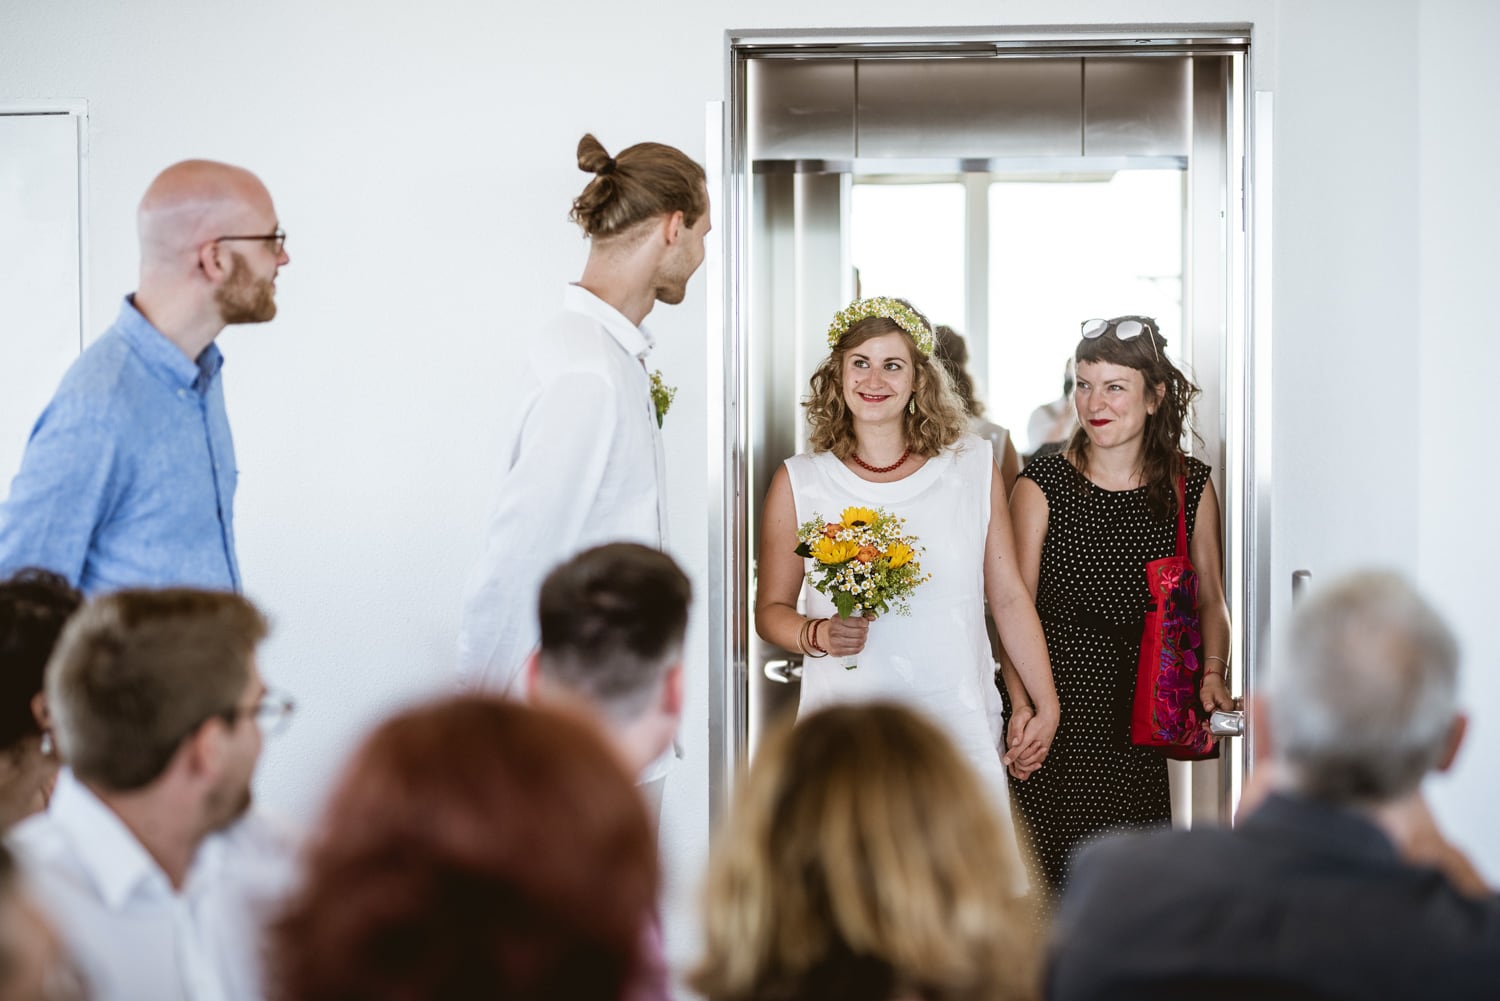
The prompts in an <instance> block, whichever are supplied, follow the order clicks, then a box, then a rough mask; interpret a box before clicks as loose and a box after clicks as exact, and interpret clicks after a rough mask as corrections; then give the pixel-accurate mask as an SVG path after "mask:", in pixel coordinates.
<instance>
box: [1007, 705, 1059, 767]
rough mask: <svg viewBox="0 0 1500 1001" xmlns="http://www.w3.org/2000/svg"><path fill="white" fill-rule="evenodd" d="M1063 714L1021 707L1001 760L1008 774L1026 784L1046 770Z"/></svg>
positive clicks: (1016, 712) (1008, 734)
mask: <svg viewBox="0 0 1500 1001" xmlns="http://www.w3.org/2000/svg"><path fill="white" fill-rule="evenodd" d="M1058 721H1059V713H1058V710H1057V708H1056V707H1052V708H1050V709H1047V710H1043V711H1041V712H1038V711H1037V710H1036V708H1035V707H1033V706H1023V707H1020V708H1017V709H1016V710H1015V711H1014V712H1013V713H1012V714H1011V717H1010V726H1009V727H1007V729H1006V735H1005V737H1006V751H1005V754H1004V755H1003V756H1001V758H1000V763H1001V764H1003V765H1004V766H1005V768H1006V770H1007V771H1009V772H1010V774H1011V775H1013V776H1014V777H1015V778H1016V779H1018V780H1020V781H1022V782H1024V781H1025V780H1026V779H1028V778H1029V777H1030V776H1031V773H1032V772H1034V771H1036V770H1037V769H1038V768H1040V767H1042V762H1044V761H1046V760H1047V754H1048V752H1049V751H1051V750H1052V741H1053V738H1054V737H1056V735H1057V724H1058Z"/></svg>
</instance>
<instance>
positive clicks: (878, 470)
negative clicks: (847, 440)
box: [849, 445, 911, 473]
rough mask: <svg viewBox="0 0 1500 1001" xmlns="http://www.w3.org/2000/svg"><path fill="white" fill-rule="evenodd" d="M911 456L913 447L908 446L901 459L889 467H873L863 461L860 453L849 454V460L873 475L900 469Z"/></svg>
mask: <svg viewBox="0 0 1500 1001" xmlns="http://www.w3.org/2000/svg"><path fill="white" fill-rule="evenodd" d="M910 456H911V446H910V445H908V446H906V451H904V452H902V453H901V458H899V459H897V460H896V461H895V462H893V463H891V464H890V465H889V466H872V465H870V464H869V463H868V462H866V461H865V460H863V459H861V458H860V457H859V453H858V452H850V453H849V458H851V459H853V460H854V464H855V465H856V466H858V467H859V468H861V469H868V470H869V471H870V472H872V473H889V472H890V471H891V470H893V469H897V468H899V467H900V465H901V464H902V463H903V462H905V461H906V460H907V459H908V458H909V457H910Z"/></svg>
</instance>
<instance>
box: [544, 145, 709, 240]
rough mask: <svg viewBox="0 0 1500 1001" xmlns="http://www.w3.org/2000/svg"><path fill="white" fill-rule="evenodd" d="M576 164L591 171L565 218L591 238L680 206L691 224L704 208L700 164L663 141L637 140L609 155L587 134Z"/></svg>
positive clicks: (611, 233)
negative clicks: (616, 154) (589, 178)
mask: <svg viewBox="0 0 1500 1001" xmlns="http://www.w3.org/2000/svg"><path fill="white" fill-rule="evenodd" d="M578 169H579V170H582V171H585V172H587V173H590V174H593V175H594V178H593V180H591V181H589V183H588V185H587V186H586V187H585V188H584V189H583V193H582V194H580V195H579V196H578V197H577V198H575V199H573V210H572V211H571V212H569V213H568V218H569V219H571V220H573V221H574V222H576V223H577V224H578V225H579V226H581V227H582V228H583V232H584V233H585V234H586V235H587V236H588V237H589V238H590V239H595V240H597V239H605V238H608V237H611V236H615V235H617V234H619V233H622V232H624V231H625V230H628V229H630V228H631V227H632V226H634V225H635V224H636V223H638V222H641V221H643V220H645V219H650V218H652V217H654V216H659V215H663V214H665V213H670V212H681V213H682V221H683V222H685V223H686V224H687V225H689V226H692V225H694V224H695V223H697V221H698V218H699V217H700V216H701V215H703V213H705V212H707V211H708V185H707V181H706V177H705V175H704V173H703V168H702V167H701V166H700V165H699V164H698V162H697V161H695V160H693V159H692V158H691V157H689V156H688V155H687V154H686V153H684V152H683V151H682V150H680V149H678V148H677V147H675V146H667V145H665V144H663V143H650V142H647V143H636V144H635V145H634V146H630V147H628V148H626V149H623V150H621V151H620V155H619V156H610V155H609V153H608V152H606V151H605V149H604V146H603V145H602V144H601V143H600V142H599V140H598V139H595V138H594V137H593V136H592V135H585V136H584V137H583V138H582V139H580V140H578Z"/></svg>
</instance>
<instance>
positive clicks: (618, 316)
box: [458, 135, 710, 774]
mask: <svg viewBox="0 0 1500 1001" xmlns="http://www.w3.org/2000/svg"><path fill="white" fill-rule="evenodd" d="M578 167H579V169H580V170H583V171H584V172H585V173H588V174H591V175H592V177H591V179H590V180H589V182H588V184H587V185H586V186H585V187H584V189H583V192H582V194H580V195H579V196H578V197H577V198H576V199H574V201H573V209H572V213H571V216H570V218H572V220H573V221H574V222H576V223H578V225H579V227H580V228H581V229H582V230H583V233H584V235H585V236H586V237H587V238H588V239H589V256H588V263H587V264H586V265H585V267H584V271H583V277H582V278H580V279H579V280H578V281H577V282H576V283H574V284H571V285H569V286H567V288H566V289H564V291H563V301H562V311H561V312H560V313H558V314H557V315H556V316H555V317H554V318H553V319H552V320H551V321H550V322H548V323H547V324H546V325H545V326H544V327H543V328H542V330H541V331H540V332H539V333H537V334H536V335H535V336H530V335H528V336H527V338H526V349H525V352H524V354H523V355H522V356H521V358H520V359H519V363H518V365H517V367H516V371H514V372H513V373H510V377H509V379H508V388H507V393H508V395H510V396H511V397H512V398H513V399H514V401H515V403H514V406H515V411H514V414H513V421H512V424H511V427H510V428H509V430H508V437H507V442H506V445H505V447H504V450H503V452H502V456H503V465H504V469H503V472H502V475H501V481H500V488H499V493H498V496H497V497H496V500H495V503H494V507H493V509H492V512H491V515H490V519H489V524H488V527H487V529H486V533H485V538H484V543H483V551H482V555H481V557H480V559H479V562H478V565H477V567H476V568H475V570H474V572H473V574H472V576H471V578H470V582H469V585H468V588H467V594H466V598H465V604H464V610H463V624H462V626H461V630H460V634H459V643H458V647H459V675H460V681H461V682H462V684H463V685H464V686H465V687H467V688H471V689H485V690H492V691H498V692H506V693H509V694H511V695H514V696H516V697H521V696H522V695H524V693H523V692H522V691H521V688H522V685H523V682H522V680H521V679H522V673H523V669H524V667H525V665H526V661H527V658H528V657H529V656H530V654H531V652H532V651H533V650H534V649H535V648H536V646H537V641H538V630H537V620H536V607H537V604H536V603H537V594H538V590H539V588H540V586H541V583H542V578H543V577H544V576H545V575H546V574H547V573H548V571H550V570H551V569H552V568H553V567H554V566H556V565H558V564H559V563H561V562H562V561H563V560H565V559H567V558H568V557H570V556H572V555H573V554H575V553H577V552H579V551H580V550H583V549H586V548H588V547H590V546H595V545H599V544H602V543H606V542H618V541H627V542H636V543H640V544H642V545H646V546H650V547H652V548H654V549H661V548H663V547H664V543H665V541H666V508H665V498H664V496H663V493H664V482H665V476H666V470H665V463H664V460H663V452H662V440H661V430H660V429H661V424H662V418H663V417H664V416H665V411H666V406H667V404H669V403H670V395H671V390H670V389H668V388H667V387H666V386H665V385H664V384H663V383H661V381H660V377H659V375H653V374H652V373H651V371H650V370H649V367H648V361H647V356H648V355H649V354H650V352H651V348H652V345H653V342H652V339H651V336H650V335H649V334H648V333H647V332H646V331H645V330H644V329H643V328H642V327H641V322H642V321H643V320H644V319H645V318H646V316H647V314H649V313H650V312H651V310H652V308H653V307H654V306H655V305H656V303H658V302H665V303H671V304H675V303H679V302H681V301H682V300H683V297H684V296H685V295H686V292H687V282H688V279H689V278H690V277H692V275H693V273H694V272H695V271H697V270H698V267H699V265H701V264H702V263H703V240H704V237H705V236H706V235H707V233H708V231H709V226H710V223H709V206H708V189H707V186H706V182H705V176H704V173H703V168H702V167H701V166H699V165H698V164H697V163H695V162H694V161H693V160H691V159H689V158H688V157H687V156H686V155H685V154H684V153H683V152H682V151H681V150H678V149H674V148H673V147H671V146H664V145H662V144H660V143H649V142H648V143H638V144H637V145H634V146H631V147H629V148H627V149H624V150H622V151H621V152H620V153H619V154H618V155H617V156H610V155H609V153H608V152H607V151H606V150H605V149H604V147H603V146H602V145H601V144H600V143H599V141H598V140H597V139H595V138H594V137H593V136H592V135H585V136H584V137H583V138H582V139H581V140H580V141H579V143H578ZM666 764H667V762H666V760H663V762H661V763H660V768H659V771H660V774H665V765H666Z"/></svg>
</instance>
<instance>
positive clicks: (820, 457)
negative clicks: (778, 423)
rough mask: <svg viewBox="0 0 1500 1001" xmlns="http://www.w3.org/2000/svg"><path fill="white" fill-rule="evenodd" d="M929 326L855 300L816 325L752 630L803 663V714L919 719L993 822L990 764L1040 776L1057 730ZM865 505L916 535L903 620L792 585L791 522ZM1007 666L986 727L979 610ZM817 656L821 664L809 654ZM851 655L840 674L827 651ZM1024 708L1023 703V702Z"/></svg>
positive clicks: (1048, 684) (992, 493) (1000, 503)
mask: <svg viewBox="0 0 1500 1001" xmlns="http://www.w3.org/2000/svg"><path fill="white" fill-rule="evenodd" d="M933 343H934V341H933V334H932V328H931V326H930V325H929V324H928V323H927V321H926V318H925V317H923V316H922V315H921V314H920V313H918V312H917V311H916V310H915V309H913V308H912V307H911V306H910V304H909V303H906V302H905V301H904V300H900V299H887V298H876V299H860V300H857V301H856V302H854V303H852V304H851V305H850V306H849V307H847V308H846V309H844V310H842V311H840V313H839V314H838V315H837V316H836V317H835V319H834V322H833V324H832V325H831V326H830V328H829V344H830V346H831V348H832V350H831V351H830V352H829V355H828V358H827V359H826V360H824V362H823V364H822V365H821V366H819V368H818V370H817V371H816V372H815V373H814V374H813V377H812V385H811V394H810V396H809V397H808V399H807V401H806V403H805V406H806V407H807V409H808V421H809V424H810V427H811V436H810V442H811V446H812V451H811V452H807V453H802V454H799V455H795V456H793V457H792V458H790V459H788V460H787V461H786V463H785V464H784V465H783V466H782V467H781V468H780V469H778V470H777V471H776V475H775V477H774V478H773V479H772V481H771V487H770V490H769V491H768V492H767V495H766V503H765V517H764V521H763V523H762V531H761V542H760V556H759V588H758V592H757V598H756V628H757V631H758V632H759V633H760V635H761V637H762V638H763V639H765V640H767V641H768V642H771V643H775V644H777V645H778V646H781V647H783V648H785V649H788V650H801V652H802V653H803V654H804V659H803V673H802V695H801V703H800V705H799V707H798V712H799V715H800V714H804V713H807V712H810V711H812V710H814V709H817V708H819V707H821V706H824V705H828V704H830V703H834V702H849V701H860V700H870V699H891V700H895V701H899V702H903V703H906V704H908V705H911V706H913V707H915V708H917V709H919V710H922V711H924V712H925V713H927V715H928V716H929V717H930V718H932V719H933V720H935V721H936V722H937V723H939V724H940V725H941V726H942V727H943V728H944V729H945V730H946V731H947V733H948V734H949V736H950V737H952V738H953V740H954V742H955V743H956V744H957V745H958V747H959V749H960V750H961V751H962V752H963V753H964V754H965V755H966V756H967V757H968V758H969V759H970V760H971V761H972V762H973V763H974V765H975V767H976V768H977V769H978V771H979V773H980V775H981V776H982V777H983V778H984V780H985V782H986V784H987V786H988V787H989V789H990V790H991V792H992V794H993V796H994V799H995V801H996V805H997V806H998V807H999V808H1000V809H1001V810H1002V811H1004V815H1005V816H1006V817H1009V806H1010V796H1009V791H1008V786H1007V783H1006V770H1007V769H1009V770H1010V772H1011V774H1013V775H1015V776H1016V777H1017V778H1019V779H1024V778H1025V777H1026V776H1028V775H1030V774H1031V773H1032V772H1033V771H1035V770H1036V769H1037V768H1039V767H1041V765H1042V762H1043V761H1044V760H1045V758H1046V755H1047V749H1048V748H1049V747H1050V746H1051V743H1052V735H1053V734H1054V733H1055V732H1056V730H1057V724H1058V701H1057V693H1056V691H1055V690H1054V688H1053V686H1052V671H1051V667H1050V666H1049V663H1048V660H1047V646H1046V642H1045V640H1044V639H1043V636H1042V627H1041V623H1040V622H1039V621H1038V620H1037V616H1036V608H1035V606H1034V604H1033V603H1032V600H1031V596H1030V593H1029V592H1028V591H1027V590H1026V586H1025V584H1024V583H1022V580H1021V577H1020V574H1019V572H1018V569H1017V564H1016V551H1015V541H1014V538H1013V535H1012V532H1011V524H1010V513H1009V510H1008V508H1007V505H1006V502H1005V495H1004V490H1003V487H1002V485H1001V480H1000V473H999V470H998V468H997V467H996V465H995V462H994V458H993V453H992V452H991V449H990V446H989V443H988V442H985V441H983V440H981V439H979V438H978V437H976V436H974V435H972V434H967V433H966V432H965V431H964V428H965V425H966V422H967V417H966V415H965V413H964V409H963V404H962V403H961V402H960V401H959V399H958V397H957V395H956V394H955V393H954V391H953V388H952V384H951V383H950V382H949V379H948V376H947V373H946V372H944V371H943V369H942V367H941V366H940V365H938V364H936V363H934V362H933V361H932V359H931V357H930V356H931V354H932V348H933ZM852 506H861V507H880V508H884V509H886V510H887V511H890V512H891V513H892V514H894V515H897V516H899V517H902V518H905V519H906V529H907V531H908V532H909V533H911V534H913V535H915V536H917V545H918V546H919V547H920V550H919V555H918V559H919V560H920V561H921V565H922V571H923V574H924V575H927V574H930V575H931V579H930V580H928V581H926V582H925V583H923V584H922V585H920V586H919V587H918V588H917V589H916V591H914V592H913V593H912V596H911V599H910V606H911V614H910V615H897V614H888V615H883V616H881V617H879V618H877V619H862V618H850V619H840V618H839V617H838V615H837V613H836V612H835V610H834V608H833V604H832V602H831V601H830V600H829V599H828V598H827V596H825V595H823V594H822V593H821V592H818V591H815V590H813V589H811V588H809V589H808V592H807V598H806V608H807V615H806V616H804V615H803V614H802V613H801V612H799V611H798V608H797V599H798V595H799V594H800V593H801V591H802V585H803V579H804V576H805V573H806V570H807V567H808V564H807V561H805V560H803V558H802V557H800V556H798V555H797V554H796V549H797V545H798V539H797V526H798V525H799V524H801V523H803V522H807V521H810V520H812V519H813V518H815V517H821V518H823V519H824V520H827V521H836V520H838V517H839V515H840V513H841V512H842V511H843V510H844V508H846V507H852ZM986 598H988V599H989V604H990V611H991V614H992V615H993V616H994V620H995V625H996V627H997V629H998V630H999V633H1000V639H1001V642H1002V643H1003V644H1004V645H1005V649H1006V653H1007V655H1008V656H1009V658H1010V660H1011V662H1012V663H1013V664H1014V666H1015V667H1016V669H1017V672H1016V673H1017V676H1016V677H1010V676H1007V685H1008V686H1009V695H1010V698H1011V702H1012V703H1013V704H1014V705H1016V706H1018V707H1020V708H1019V709H1018V710H1017V711H1016V712H1015V713H1014V714H1013V716H1012V722H1011V728H1010V732H1009V734H1008V735H1007V734H1005V733H1003V732H1002V723H1001V708H1000V695H999V692H998V691H997V690H996V688H995V683H994V670H995V665H994V662H993V660H992V659H991V656H990V647H989V640H988V638H987V636H986V633H985V625H984V601H985V599H986ZM825 654H827V655H829V656H827V658H826V659H824V655H825ZM854 654H858V657H857V658H855V661H856V662H857V664H858V666H857V667H856V668H854V669H853V670H846V669H845V668H844V666H843V664H844V660H843V658H845V657H849V656H851V655H854ZM1027 707H1030V708H1029V709H1028V708H1027Z"/></svg>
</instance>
